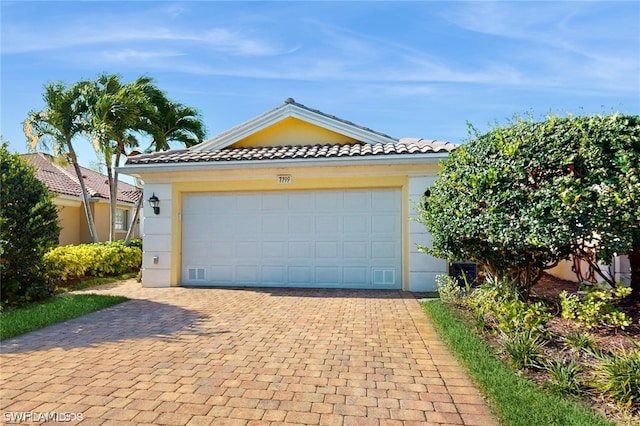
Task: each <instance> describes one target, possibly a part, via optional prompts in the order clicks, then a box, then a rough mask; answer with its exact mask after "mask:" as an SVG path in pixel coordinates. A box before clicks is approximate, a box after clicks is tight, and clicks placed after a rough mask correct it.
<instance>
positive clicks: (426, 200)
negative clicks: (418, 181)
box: [422, 189, 431, 210]
mask: <svg viewBox="0 0 640 426" xmlns="http://www.w3.org/2000/svg"><path fill="white" fill-rule="evenodd" d="M429 197H431V190H430V189H427V190H426V191H424V204H423V205H422V207H424V209H425V210H426V209H427V207H428V206H429Z"/></svg>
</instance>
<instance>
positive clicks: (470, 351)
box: [422, 301, 615, 426]
mask: <svg viewBox="0 0 640 426" xmlns="http://www.w3.org/2000/svg"><path fill="white" fill-rule="evenodd" d="M422 307H423V309H424V311H425V312H426V313H427V315H428V316H429V317H430V318H431V319H432V320H433V322H434V324H435V327H436V330H437V331H438V333H439V334H440V336H441V337H442V338H443V340H444V341H445V342H446V343H447V345H448V346H449V347H450V348H451V350H452V351H453V352H454V353H455V354H456V357H457V358H458V359H459V360H460V362H461V363H462V364H463V365H464V366H465V367H466V368H467V369H468V370H469V372H470V374H471V376H472V377H473V379H474V381H475V382H476V383H477V384H478V385H479V386H480V388H481V389H482V390H483V392H484V394H485V395H486V396H487V397H488V399H489V403H490V404H491V407H492V408H493V410H494V412H495V413H496V415H497V416H498V418H499V419H500V422H501V424H503V425H507V426H529V425H530V426H540V425H557V426H565V425H567V426H568V425H571V426H582V425H584V426H597V425H603V426H604V425H609V426H611V425H615V423H612V422H610V421H608V420H607V419H605V418H603V417H602V416H600V415H598V414H597V413H596V412H594V411H593V410H591V409H589V408H588V407H586V406H584V405H582V404H580V403H578V402H574V401H571V400H568V399H563V398H562V397H560V396H557V395H553V394H551V393H548V392H545V391H543V390H542V389H540V388H538V387H536V386H535V385H533V384H532V383H531V382H529V381H527V380H526V379H524V378H523V377H520V376H518V375H517V374H516V373H515V372H514V371H513V370H511V369H510V368H509V367H507V366H506V365H505V364H503V363H502V362H501V361H500V360H499V359H498V358H497V357H496V356H495V354H494V353H493V350H492V349H491V347H489V346H488V345H487V344H486V343H485V342H483V341H482V339H480V337H478V336H477V335H476V334H475V333H474V332H473V331H471V330H470V329H469V327H468V326H467V325H465V324H464V323H463V322H462V321H461V320H460V319H459V317H458V316H457V315H456V314H455V312H453V311H452V310H451V308H449V307H448V306H447V305H445V304H444V303H442V302H441V301H430V302H424V303H423V304H422Z"/></svg>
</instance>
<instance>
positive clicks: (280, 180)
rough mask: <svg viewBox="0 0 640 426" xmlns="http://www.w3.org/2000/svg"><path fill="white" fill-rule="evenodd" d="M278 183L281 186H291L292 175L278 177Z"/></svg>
mask: <svg viewBox="0 0 640 426" xmlns="http://www.w3.org/2000/svg"><path fill="white" fill-rule="evenodd" d="M276 182H277V183H278V184H280V185H290V184H291V183H292V182H293V179H292V178H291V175H278V176H276Z"/></svg>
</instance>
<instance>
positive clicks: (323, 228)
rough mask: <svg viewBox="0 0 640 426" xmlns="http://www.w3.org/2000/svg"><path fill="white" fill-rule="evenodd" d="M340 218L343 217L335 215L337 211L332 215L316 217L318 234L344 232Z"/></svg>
mask: <svg viewBox="0 0 640 426" xmlns="http://www.w3.org/2000/svg"><path fill="white" fill-rule="evenodd" d="M340 219H341V218H338V217H336V216H335V213H334V214H333V215H331V216H318V217H317V218H316V234H320V235H322V234H336V233H338V232H342V227H341V226H340Z"/></svg>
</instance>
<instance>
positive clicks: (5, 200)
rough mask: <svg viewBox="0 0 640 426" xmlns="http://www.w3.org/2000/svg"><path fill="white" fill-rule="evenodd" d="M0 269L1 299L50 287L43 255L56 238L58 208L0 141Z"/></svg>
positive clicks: (32, 296)
mask: <svg viewBox="0 0 640 426" xmlns="http://www.w3.org/2000/svg"><path fill="white" fill-rule="evenodd" d="M0 175H1V178H0V179H1V182H0V273H1V277H0V279H1V280H2V286H1V289H2V290H1V293H2V300H1V302H2V304H3V305H5V304H9V305H18V304H22V303H24V302H28V301H34V300H39V299H43V298H46V297H48V296H50V295H51V292H52V288H51V286H50V284H49V281H48V280H47V278H46V275H45V269H44V265H43V261H42V258H43V255H44V254H45V253H46V252H47V251H48V250H49V249H51V247H54V246H55V245H57V244H58V237H59V235H60V227H59V226H58V212H57V210H56V207H55V206H54V205H53V203H52V201H51V199H52V196H51V194H50V193H49V191H48V190H47V188H46V187H45V186H44V185H43V184H42V183H41V182H40V181H39V180H38V179H36V177H35V173H34V170H33V169H32V168H31V167H30V166H28V165H27V164H26V162H25V161H24V160H23V159H22V158H21V157H20V155H18V154H11V153H9V151H8V150H7V146H6V144H2V145H1V146H0Z"/></svg>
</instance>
